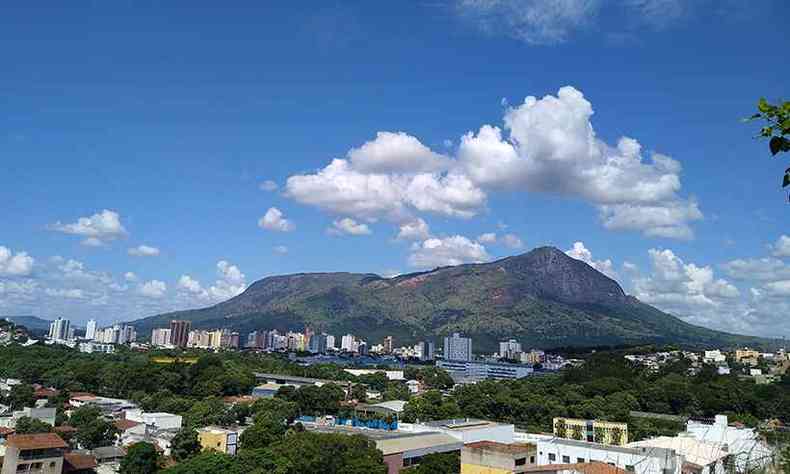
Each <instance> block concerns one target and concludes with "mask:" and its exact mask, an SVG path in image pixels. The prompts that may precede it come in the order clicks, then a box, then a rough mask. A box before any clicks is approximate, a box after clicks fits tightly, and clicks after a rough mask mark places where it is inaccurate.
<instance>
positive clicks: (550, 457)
mask: <svg viewBox="0 0 790 474" xmlns="http://www.w3.org/2000/svg"><path fill="white" fill-rule="evenodd" d="M556 460H557V455H556V454H554V453H549V462H553V461H556Z"/></svg>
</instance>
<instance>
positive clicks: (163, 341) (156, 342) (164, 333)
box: [151, 328, 170, 347]
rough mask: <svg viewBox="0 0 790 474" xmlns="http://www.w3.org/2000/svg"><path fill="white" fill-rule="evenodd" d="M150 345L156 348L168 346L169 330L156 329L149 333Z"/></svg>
mask: <svg viewBox="0 0 790 474" xmlns="http://www.w3.org/2000/svg"><path fill="white" fill-rule="evenodd" d="M151 345H153V346H158V347H164V346H168V345H170V328H158V329H154V330H153V331H151Z"/></svg>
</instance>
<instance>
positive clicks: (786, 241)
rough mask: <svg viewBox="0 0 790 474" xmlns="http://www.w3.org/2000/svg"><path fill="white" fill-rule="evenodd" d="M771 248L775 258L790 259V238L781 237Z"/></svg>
mask: <svg viewBox="0 0 790 474" xmlns="http://www.w3.org/2000/svg"><path fill="white" fill-rule="evenodd" d="M771 248H772V249H773V254H774V257H790V236H787V235H781V236H780V237H779V239H777V241H776V243H774V244H773V245H772V246H771Z"/></svg>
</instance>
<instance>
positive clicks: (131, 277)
mask: <svg viewBox="0 0 790 474" xmlns="http://www.w3.org/2000/svg"><path fill="white" fill-rule="evenodd" d="M123 278H124V279H125V280H126V281H137V275H135V274H134V272H126V273H124V274H123Z"/></svg>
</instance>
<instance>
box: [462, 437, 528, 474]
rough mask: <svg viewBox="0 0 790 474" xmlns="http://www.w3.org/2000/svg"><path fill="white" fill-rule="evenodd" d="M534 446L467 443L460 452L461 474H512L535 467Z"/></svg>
mask: <svg viewBox="0 0 790 474" xmlns="http://www.w3.org/2000/svg"><path fill="white" fill-rule="evenodd" d="M536 462H537V448H536V446H535V445H534V444H504V443H496V442H493V441H478V442H476V443H469V444H467V445H465V446H464V449H463V450H462V451H461V474H514V473H521V472H527V470H528V469H529V468H530V467H535V463H536Z"/></svg>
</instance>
